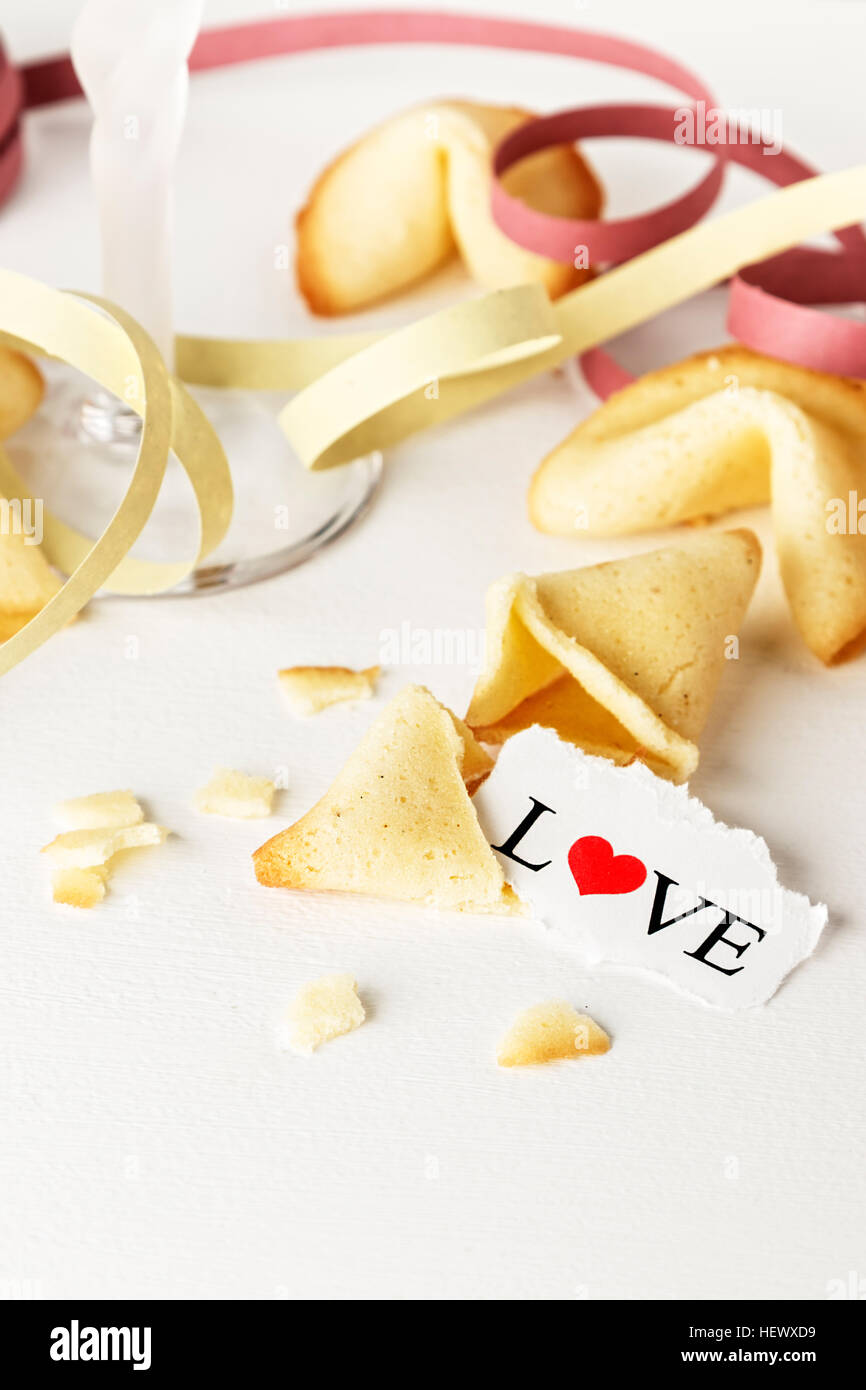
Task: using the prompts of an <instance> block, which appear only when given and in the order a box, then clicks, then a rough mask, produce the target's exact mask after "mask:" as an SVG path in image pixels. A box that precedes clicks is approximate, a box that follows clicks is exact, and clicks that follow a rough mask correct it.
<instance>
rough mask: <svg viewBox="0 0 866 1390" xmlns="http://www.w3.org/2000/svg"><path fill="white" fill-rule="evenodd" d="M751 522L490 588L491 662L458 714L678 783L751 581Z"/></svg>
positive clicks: (475, 723) (483, 733) (693, 751)
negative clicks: (635, 765) (536, 727)
mask: <svg viewBox="0 0 866 1390" xmlns="http://www.w3.org/2000/svg"><path fill="white" fill-rule="evenodd" d="M760 562H761V548H760V545H759V544H758V540H757V537H756V536H755V535H753V533H752V532H751V531H746V530H738V531H722V532H716V531H713V532H707V533H706V534H705V535H702V536H695V537H692V538H691V540H690V541H688V542H683V543H682V544H681V545H672V546H667V547H665V548H664V549H663V550H654V551H651V552H649V553H648V554H644V555H634V556H631V557H630V558H628V559H625V560H612V561H608V562H606V563H604V564H600V565H589V566H587V567H585V568H584V569H576V570H564V571H562V572H560V573H554V574H542V575H539V576H538V577H537V578H534V579H533V578H530V577H529V576H527V575H524V574H516V575H509V576H507V577H506V578H505V579H501V580H499V581H498V583H496V584H494V585H493V586H492V587H491V589H490V590H489V591H488V594H487V641H486V665H485V668H484V670H483V671H482V673H481V675H480V676H479V678H478V681H477V683H476V686H475V691H474V693H473V696H472V701H471V703H470V706H469V710H468V712H467V714H466V722H467V724H468V725H469V727H470V728H471V729H472V731H473V733H474V734H475V736H476V738H478V739H479V740H480V741H481V742H484V743H503V742H504V741H505V740H506V739H507V738H510V737H511V735H512V734H515V733H518V732H519V731H520V730H522V729H528V728H530V727H531V726H532V725H533V724H541V725H543V726H544V727H547V728H553V729H555V730H556V731H557V733H558V734H559V735H560V737H561V738H563V739H565V740H566V741H568V742H570V743H575V744H577V745H579V746H580V747H582V748H584V749H585V750H586V751H587V752H589V753H596V754H599V755H601V756H604V757H608V758H612V759H613V760H614V761H615V762H617V763H625V762H630V761H631V760H632V759H634V758H640V759H641V760H642V761H643V762H645V763H646V764H647V766H648V767H650V768H651V769H652V770H653V771H654V772H656V773H657V774H658V775H659V776H662V777H668V778H670V779H671V780H672V781H683V780H685V779H686V778H687V777H689V776H690V774H691V773H692V772H693V771H694V769H695V767H696V766H697V763H698V748H697V743H696V740H697V738H698V736H699V735H700V732H701V730H702V729H703V727H704V724H705V722H706V719H707V715H708V713H709V709H710V705H711V703H712V699H713V695H714V693H715V689H716V685H717V683H718V680H719V677H720V675H721V673H722V668H723V666H724V663H725V659H726V644H727V643H728V642H729V640H730V639H731V638H732V637H733V636H735V635H736V633H737V632H738V630H739V627H740V623H741V622H742V619H743V616H744V614H745V612H746V608H747V607H748V603H749V600H750V598H751V596H752V591H753V589H754V587H755V583H756V581H757V578H758V573H759V570H760Z"/></svg>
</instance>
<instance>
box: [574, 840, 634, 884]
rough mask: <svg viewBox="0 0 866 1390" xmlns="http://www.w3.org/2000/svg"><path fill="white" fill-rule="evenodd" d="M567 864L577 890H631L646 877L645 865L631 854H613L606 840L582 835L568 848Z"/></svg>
mask: <svg viewBox="0 0 866 1390" xmlns="http://www.w3.org/2000/svg"><path fill="white" fill-rule="evenodd" d="M568 867H569V868H570V869H571V872H572V874H573V875H574V881H575V883H576V884H577V887H578V891H579V892H580V893H581V894H584V895H585V894H587V893H633V892H634V891H635V889H636V888H640V886H641V884H642V883H643V882H644V880H645V879H646V865H645V864H642V863H641V861H640V860H639V859H635V857H634V855H633V854H614V852H613V847H612V845H611V844H610V841H609V840H603V839H602V838H601V836H600V835H582V836H581V838H580V839H579V840H575V842H574V844H573V845H572V847H571V849H570V850H569V851H568Z"/></svg>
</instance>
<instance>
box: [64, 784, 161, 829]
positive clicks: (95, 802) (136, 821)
mask: <svg viewBox="0 0 866 1390" xmlns="http://www.w3.org/2000/svg"><path fill="white" fill-rule="evenodd" d="M54 819H55V820H56V821H57V823H58V825H59V826H61V828H62V829H63V830H109V829H119V828H121V827H124V826H128V825H140V824H141V822H142V821H143V820H144V811H143V810H142V809H141V806H140V805H139V803H138V801H137V799H136V798H135V797H134V796H133V794H132V792H130V791H117V792H95V793H94V794H93V795H92V796H75V797H72V798H70V800H69V801H61V802H59V803H58V804H57V805H56V806H55V808H54Z"/></svg>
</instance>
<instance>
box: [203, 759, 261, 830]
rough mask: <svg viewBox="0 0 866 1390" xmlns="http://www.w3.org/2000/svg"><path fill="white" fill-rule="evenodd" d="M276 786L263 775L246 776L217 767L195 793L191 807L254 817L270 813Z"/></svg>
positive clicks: (206, 812)
mask: <svg viewBox="0 0 866 1390" xmlns="http://www.w3.org/2000/svg"><path fill="white" fill-rule="evenodd" d="M275 791H276V786H275V784H274V783H273V782H271V781H269V780H268V778H267V777H250V776H249V775H248V774H247V773H246V772H233V771H232V770H231V768H228V767H220V768H218V769H217V771H216V772H215V773H214V775H213V777H212V778H211V779H210V781H209V782H208V784H207V786H206V787H202V788H201V790H200V791H197V792H196V794H195V809H196V810H197V811H200V812H201V813H202V815H203V816H228V817H229V818H230V819H233V820H255V819H257V818H259V817H262V816H269V815H270V814H271V807H272V805H273V801H274V792H275Z"/></svg>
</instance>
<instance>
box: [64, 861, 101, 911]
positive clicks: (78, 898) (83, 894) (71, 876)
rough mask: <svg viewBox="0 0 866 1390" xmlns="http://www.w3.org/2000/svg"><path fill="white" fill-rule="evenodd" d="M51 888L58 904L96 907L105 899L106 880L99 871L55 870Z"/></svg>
mask: <svg viewBox="0 0 866 1390" xmlns="http://www.w3.org/2000/svg"><path fill="white" fill-rule="evenodd" d="M51 888H52V893H53V897H54V901H55V902H56V903H64V904H65V905H66V906H67V907H96V904H97V903H101V902H102V899H103V898H104V897H105V878H104V876H103V874H102V873H100V871H99V869H55V871H54V873H53V874H52V875H51Z"/></svg>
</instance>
